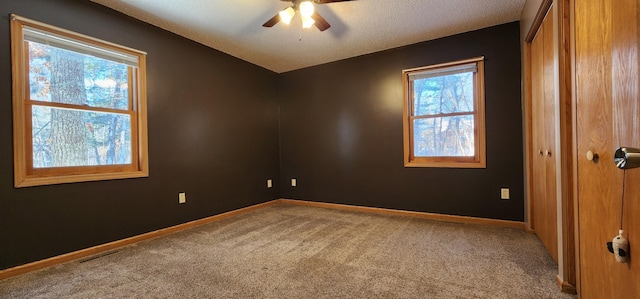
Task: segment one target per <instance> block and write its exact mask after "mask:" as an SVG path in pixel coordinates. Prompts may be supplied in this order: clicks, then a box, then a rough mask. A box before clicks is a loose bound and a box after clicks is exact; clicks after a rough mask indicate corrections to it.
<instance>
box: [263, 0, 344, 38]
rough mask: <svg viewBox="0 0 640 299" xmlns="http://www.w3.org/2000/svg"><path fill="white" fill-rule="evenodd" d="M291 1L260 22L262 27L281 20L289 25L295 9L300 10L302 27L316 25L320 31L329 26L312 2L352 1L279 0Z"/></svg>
mask: <svg viewBox="0 0 640 299" xmlns="http://www.w3.org/2000/svg"><path fill="white" fill-rule="evenodd" d="M280 1H286V2H291V3H293V5H291V6H289V7H287V8H285V9H283V10H282V11H280V12H279V13H277V14H276V15H275V16H273V18H271V19H269V20H268V21H267V22H266V23H264V24H262V26H263V27H273V25H275V24H277V23H278V22H280V21H282V22H283V23H285V24H287V25H289V23H291V19H293V17H294V16H295V14H296V11H299V12H300V17H301V18H302V28H311V26H313V25H316V27H318V29H320V31H325V30H327V29H329V27H331V25H329V23H328V22H327V20H325V19H324V18H323V17H322V16H321V15H320V14H318V13H317V12H316V11H315V8H314V6H313V4H314V3H315V4H326V3H332V2H344V1H353V0H280Z"/></svg>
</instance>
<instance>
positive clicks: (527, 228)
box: [524, 223, 536, 235]
mask: <svg viewBox="0 0 640 299" xmlns="http://www.w3.org/2000/svg"><path fill="white" fill-rule="evenodd" d="M524 231H525V232H527V233H528V234H532V235H535V234H536V230H535V229H533V228H531V223H525V224H524Z"/></svg>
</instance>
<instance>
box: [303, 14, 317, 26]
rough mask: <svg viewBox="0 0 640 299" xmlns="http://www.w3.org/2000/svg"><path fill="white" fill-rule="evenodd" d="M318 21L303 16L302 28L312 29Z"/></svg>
mask: <svg viewBox="0 0 640 299" xmlns="http://www.w3.org/2000/svg"><path fill="white" fill-rule="evenodd" d="M315 22H316V21H315V20H314V19H312V18H310V17H305V16H302V28H305V29H306V28H311V26H313V24H314V23H315Z"/></svg>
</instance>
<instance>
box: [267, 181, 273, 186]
mask: <svg viewBox="0 0 640 299" xmlns="http://www.w3.org/2000/svg"><path fill="white" fill-rule="evenodd" d="M271 187H273V182H271V179H269V180H267V188H271Z"/></svg>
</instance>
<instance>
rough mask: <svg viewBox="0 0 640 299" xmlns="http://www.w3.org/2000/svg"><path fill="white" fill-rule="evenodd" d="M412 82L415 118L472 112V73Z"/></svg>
mask: <svg viewBox="0 0 640 299" xmlns="http://www.w3.org/2000/svg"><path fill="white" fill-rule="evenodd" d="M412 82H413V90H414V94H413V98H414V101H413V104H414V107H413V115H415V116H420V115H436V114H444V113H455V112H472V111H473V97H474V94H473V72H465V73H459V74H452V75H446V76H439V77H430V78H424V79H417V80H414V81H412Z"/></svg>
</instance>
